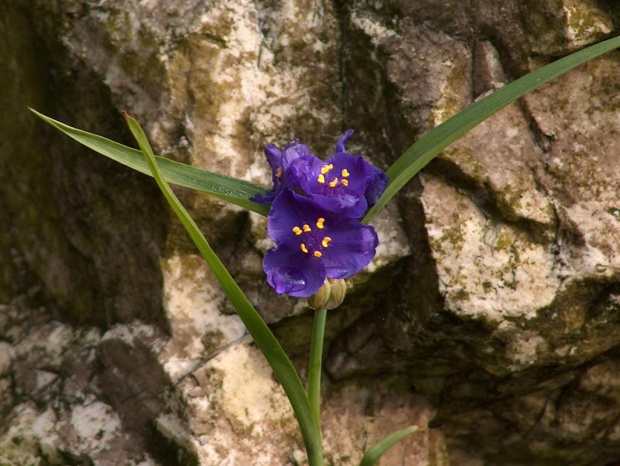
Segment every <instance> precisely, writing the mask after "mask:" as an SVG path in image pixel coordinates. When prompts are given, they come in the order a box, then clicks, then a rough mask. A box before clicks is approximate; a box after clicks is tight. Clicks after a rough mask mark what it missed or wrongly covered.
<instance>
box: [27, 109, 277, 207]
mask: <svg viewBox="0 0 620 466" xmlns="http://www.w3.org/2000/svg"><path fill="white" fill-rule="evenodd" d="M30 111H31V112H32V113H34V114H35V115H37V116H38V117H39V118H41V119H42V120H43V121H45V122H46V123H49V124H50V125H52V126H53V127H55V128H56V129H59V130H60V131H62V132H63V133H65V134H66V135H67V136H69V137H71V138H73V139H75V140H76V141H77V142H79V143H81V144H83V145H85V146H86V147H88V148H90V149H92V150H94V151H95V152H99V153H100V154H102V155H105V156H106V157H109V158H111V159H112V160H115V161H117V162H120V163H122V164H123V165H126V166H128V167H130V168H133V169H134V170H137V171H139V172H140V173H144V174H145V175H149V176H153V175H152V173H151V171H150V170H149V167H148V164H147V162H146V160H145V159H144V157H143V155H142V153H141V152H140V151H139V150H136V149H133V148H131V147H127V146H124V145H122V144H119V143H118V142H114V141H111V140H110V139H107V138H104V137H103V136H97V135H96V134H92V133H87V132H86V131H82V130H80V129H77V128H73V127H71V126H69V125H65V124H64V123H61V122H60V121H57V120H54V119H53V118H50V117H48V116H45V115H43V114H41V113H39V112H37V111H36V110H34V109H32V108H31V109H30ZM155 159H156V160H157V164H158V166H159V168H160V170H161V172H162V175H163V176H164V178H165V179H166V180H167V181H168V182H169V183H173V184H176V185H179V186H184V187H186V188H192V189H196V190H198V191H203V192H205V193H209V194H211V195H213V196H215V197H217V198H219V199H222V200H224V201H227V202H232V203H233V204H237V205H238V206H241V207H244V208H246V209H249V210H252V211H254V212H257V213H259V214H261V215H265V216H266V215H267V213H268V212H269V206H267V205H262V204H256V203H255V202H252V201H250V198H251V197H252V196H254V195H256V194H264V193H265V188H263V187H262V186H257V185H255V184H253V183H248V182H247V181H243V180H239V179H237V178H233V177H231V176H226V175H220V174H219V173H213V172H209V171H206V170H201V169H199V168H196V167H192V166H191V165H185V164H182V163H178V162H174V161H173V160H169V159H165V158H163V157H155Z"/></svg>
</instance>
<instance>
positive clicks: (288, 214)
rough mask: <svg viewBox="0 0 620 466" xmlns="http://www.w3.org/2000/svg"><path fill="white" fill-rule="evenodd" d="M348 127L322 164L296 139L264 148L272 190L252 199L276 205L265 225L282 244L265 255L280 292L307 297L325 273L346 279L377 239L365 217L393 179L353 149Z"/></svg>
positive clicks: (362, 262) (269, 273) (371, 252)
mask: <svg viewBox="0 0 620 466" xmlns="http://www.w3.org/2000/svg"><path fill="white" fill-rule="evenodd" d="M352 134H353V131H352V130H349V131H347V132H345V133H344V134H343V135H342V137H341V138H340V139H339V140H338V143H337V144H336V152H335V154H334V155H333V156H332V157H330V158H329V159H328V160H327V161H325V162H323V161H322V160H320V159H319V158H318V157H316V156H315V155H313V154H311V153H310V151H309V150H308V148H307V147H306V146H304V145H302V144H299V141H298V140H295V141H293V142H292V143H290V144H289V145H287V146H286V147H285V148H284V149H283V150H282V151H280V150H279V149H278V148H277V147H276V146H275V145H273V144H269V145H267V146H265V155H266V156H267V161H268V162H269V165H270V166H271V169H272V172H273V174H272V179H273V183H274V187H273V189H272V190H271V191H270V192H268V193H267V194H265V195H262V196H256V197H254V198H253V199H252V200H253V201H255V202H258V203H269V202H271V208H270V210H269V215H268V221H267V227H268V233H269V236H270V237H271V239H273V240H274V242H275V243H276V247H275V248H273V249H270V250H269V251H267V253H266V254H265V258H264V260H263V268H264V269H265V272H266V274H267V281H268V282H269V284H270V285H271V286H272V287H273V288H274V289H275V290H276V292H277V293H278V294H282V293H285V294H288V295H290V296H294V297H300V298H307V297H310V296H312V295H313V294H314V293H316V292H317V291H318V290H319V288H320V287H321V286H322V285H323V282H324V281H325V279H326V278H333V279H340V278H347V277H349V276H351V275H353V274H355V273H357V272H359V271H361V270H362V269H363V268H364V267H366V266H367V265H368V264H369V263H370V261H371V260H372V259H373V257H374V256H375V250H376V247H377V244H378V239H377V234H376V233H375V230H374V228H373V227H371V226H368V225H363V224H362V223H360V222H359V218H361V217H362V216H363V215H364V214H365V212H366V210H367V209H368V207H369V206H372V205H374V204H375V203H376V201H377V199H378V198H379V196H380V195H381V194H382V193H383V191H384V189H385V187H386V185H387V176H386V175H385V173H384V172H383V171H381V170H379V169H378V168H376V167H374V166H373V165H371V164H370V163H368V162H367V161H366V160H364V158H363V157H361V156H354V155H351V154H348V153H347V152H346V150H345V148H344V145H345V144H346V142H347V141H348V139H349V138H350V137H351V135H352Z"/></svg>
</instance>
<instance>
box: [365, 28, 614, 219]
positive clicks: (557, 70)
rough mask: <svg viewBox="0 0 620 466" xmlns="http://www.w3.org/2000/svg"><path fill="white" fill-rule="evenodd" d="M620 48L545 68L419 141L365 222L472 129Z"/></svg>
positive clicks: (609, 43)
mask: <svg viewBox="0 0 620 466" xmlns="http://www.w3.org/2000/svg"><path fill="white" fill-rule="evenodd" d="M618 47H620V37H616V38H613V39H609V40H606V41H604V42H601V43H599V44H596V45H592V46H590V47H587V48H585V49H583V50H580V51H578V52H575V53H573V54H571V55H568V56H566V57H564V58H561V59H559V60H557V61H555V62H553V63H551V64H549V65H546V66H543V67H542V68H539V69H537V70H535V71H533V72H531V73H529V74H526V75H525V76H522V77H521V78H519V79H517V80H516V81H513V82H512V83H510V84H507V85H506V86H504V87H502V88H501V89H499V90H498V91H496V92H494V93H493V94H491V95H489V96H487V97H485V98H484V99H482V100H479V101H478V102H476V103H474V104H472V105H470V106H469V107H467V108H466V109H465V110H463V111H461V112H459V113H458V114H456V115H455V116H453V117H452V118H450V119H449V120H446V121H445V122H443V123H442V124H440V125H439V126H437V127H436V128H434V129H433V130H431V131H429V132H428V133H427V134H426V135H424V136H423V137H422V138H420V139H419V140H418V141H417V142H416V143H415V144H413V145H412V146H411V147H409V149H407V151H406V152H405V153H404V154H403V155H401V156H400V158H399V159H398V160H396V162H394V164H393V165H392V166H391V167H390V168H389V169H388V171H387V174H388V177H389V179H390V182H389V184H388V187H387V189H386V190H385V192H384V193H383V195H382V196H381V197H380V198H379V200H378V201H377V203H376V204H375V205H374V206H373V207H372V209H370V210H369V211H368V213H367V214H366V216H365V217H364V219H363V220H362V222H364V223H368V222H370V221H371V220H372V219H373V218H374V216H375V215H377V213H379V211H380V210H381V209H383V207H385V205H386V204H387V203H388V202H389V201H390V199H392V198H393V197H394V196H395V195H396V193H398V191H400V189H401V188H402V187H403V186H404V185H405V184H406V183H407V182H408V181H409V180H410V179H411V178H413V177H414V176H415V175H416V174H417V173H418V172H419V171H420V170H421V169H422V168H424V166H425V165H426V164H427V163H428V162H430V161H431V160H432V159H433V158H434V157H435V156H437V155H438V154H439V153H440V152H441V151H442V150H444V149H445V148H446V147H448V146H449V145H450V144H452V143H453V142H454V141H456V140H457V139H458V138H460V137H461V136H462V135H463V134H465V133H466V132H467V131H469V130H470V129H472V128H474V127H475V126H477V125H478V124H480V123H481V122H482V121H484V120H485V119H487V118H488V117H490V116H491V115H493V114H494V113H495V112H497V111H499V110H501V109H502V108H504V107H505V106H506V105H508V104H510V103H512V102H514V101H515V100H517V99H518V98H520V97H523V95H525V94H527V93H528V92H530V91H532V90H534V89H536V88H537V87H538V86H540V85H542V84H544V83H546V82H549V81H550V80H552V79H554V78H556V77H558V76H560V75H562V74H564V73H566V72H567V71H570V70H572V69H573V68H575V67H577V66H579V65H581V64H583V63H585V62H587V61H588V60H591V59H593V58H595V57H598V56H599V55H602V54H604V53H607V52H609V51H610V50H613V49H616V48H618Z"/></svg>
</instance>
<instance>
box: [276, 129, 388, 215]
mask: <svg viewBox="0 0 620 466" xmlns="http://www.w3.org/2000/svg"><path fill="white" fill-rule="evenodd" d="M352 134H353V131H352V130H348V131H346V132H345V133H344V134H343V135H342V137H341V138H340V139H339V140H338V143H337V144H336V153H335V154H334V155H333V156H332V157H330V158H329V159H328V160H327V161H325V162H323V161H321V160H320V159H318V158H317V157H316V156H314V155H311V154H308V155H305V156H302V157H299V158H297V159H295V160H293V161H292V162H291V163H290V165H289V167H288V171H287V180H289V183H290V186H289V187H293V186H295V187H299V188H301V190H302V191H303V192H304V193H305V194H306V195H307V196H308V197H310V198H311V199H312V200H314V201H316V202H317V203H318V204H320V205H321V206H323V207H324V208H325V209H327V210H330V211H332V212H336V213H339V214H342V215H346V216H347V217H351V218H361V217H363V216H364V214H365V213H366V210H367V209H368V207H369V206H372V205H374V204H375V203H376V202H377V199H378V198H379V196H380V195H381V194H382V193H383V191H384V190H385V187H386V186H387V176H386V175H385V173H383V171H381V170H379V169H378V168H376V167H375V166H373V165H371V164H370V163H368V162H367V161H366V160H365V159H364V158H363V157H360V156H357V155H351V154H349V153H347V152H346V150H345V148H344V145H345V144H346V142H347V141H348V139H349V138H350V137H351V135H352Z"/></svg>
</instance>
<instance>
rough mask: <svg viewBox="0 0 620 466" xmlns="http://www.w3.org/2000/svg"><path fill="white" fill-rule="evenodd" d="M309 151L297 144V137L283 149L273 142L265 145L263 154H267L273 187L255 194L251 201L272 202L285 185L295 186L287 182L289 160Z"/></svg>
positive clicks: (305, 154)
mask: <svg viewBox="0 0 620 466" xmlns="http://www.w3.org/2000/svg"><path fill="white" fill-rule="evenodd" d="M310 155H311V154H310V151H309V150H308V147H307V146H304V145H303V144H299V139H295V140H293V141H292V142H290V143H289V144H287V145H286V146H285V147H284V149H283V150H280V149H278V146H276V145H275V144H267V145H266V146H265V156H267V162H268V163H269V166H270V167H271V172H272V173H271V179H272V180H273V189H272V190H271V191H269V192H268V193H266V194H263V195H261V194H257V195H256V196H254V197H253V198H252V199H250V200H251V201H254V202H256V203H258V204H269V203H271V202H273V200H274V199H275V197H276V196H277V195H278V193H280V192H281V191H282V190H283V189H284V188H285V187H290V188H292V187H295V186H294V184H295V182H294V181H293V182H288V180H287V178H288V177H287V171H288V170H287V169H288V167H289V165H290V164H291V162H293V161H294V160H296V159H298V158H300V157H304V156H310Z"/></svg>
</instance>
